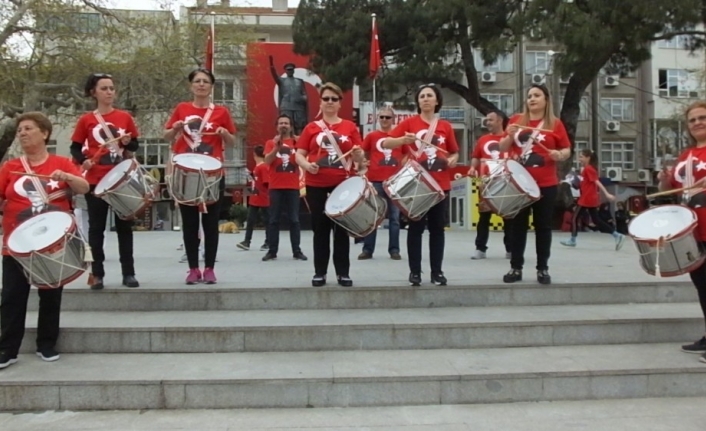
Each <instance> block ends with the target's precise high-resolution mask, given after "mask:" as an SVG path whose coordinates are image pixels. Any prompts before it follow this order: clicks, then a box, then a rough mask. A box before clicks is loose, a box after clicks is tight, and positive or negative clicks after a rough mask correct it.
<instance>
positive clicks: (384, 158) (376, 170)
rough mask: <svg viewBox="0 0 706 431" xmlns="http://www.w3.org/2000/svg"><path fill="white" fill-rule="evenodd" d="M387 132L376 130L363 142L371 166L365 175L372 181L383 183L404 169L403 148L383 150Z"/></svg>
mask: <svg viewBox="0 0 706 431" xmlns="http://www.w3.org/2000/svg"><path fill="white" fill-rule="evenodd" d="M388 137H389V135H388V134H387V132H383V131H382V130H374V131H372V132H370V133H368V134H367V135H366V136H365V139H364V140H363V145H362V148H363V151H365V152H366V153H368V155H369V159H370V165H369V166H368V172H367V173H366V174H365V175H366V176H367V177H368V179H369V180H370V181H374V182H383V181H385V180H387V179H388V178H390V177H391V176H393V175H394V174H395V173H397V171H398V170H399V169H400V168H401V167H402V159H403V158H404V154H403V152H402V148H401V147H397V148H394V149H389V148H383V147H382V142H383V141H384V140H385V139H386V138H388Z"/></svg>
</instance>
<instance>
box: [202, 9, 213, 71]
mask: <svg viewBox="0 0 706 431" xmlns="http://www.w3.org/2000/svg"><path fill="white" fill-rule="evenodd" d="M215 36H216V35H215V32H214V29H213V21H212V22H211V28H210V29H209V30H208V36H207V37H206V59H205V61H204V65H203V67H204V69H208V70H210V71H211V72H213V66H214V64H213V52H214V51H215V50H214V49H213V48H214V43H215V40H214V39H215Z"/></svg>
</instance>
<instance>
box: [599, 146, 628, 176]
mask: <svg viewBox="0 0 706 431" xmlns="http://www.w3.org/2000/svg"><path fill="white" fill-rule="evenodd" d="M607 168H623V170H624V171H634V170H635V143H634V142H605V141H603V143H601V169H607Z"/></svg>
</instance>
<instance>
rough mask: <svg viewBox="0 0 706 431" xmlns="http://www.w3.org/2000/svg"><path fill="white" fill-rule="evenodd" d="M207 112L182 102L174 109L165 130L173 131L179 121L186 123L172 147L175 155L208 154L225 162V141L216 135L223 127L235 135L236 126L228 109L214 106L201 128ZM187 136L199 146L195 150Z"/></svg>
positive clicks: (206, 109)
mask: <svg viewBox="0 0 706 431" xmlns="http://www.w3.org/2000/svg"><path fill="white" fill-rule="evenodd" d="M207 111H208V108H197V107H196V106H194V104H193V103H191V102H182V103H180V104H178V105H177V107H176V108H175V109H174V112H173V113H172V116H171V117H170V118H169V121H167V124H166V125H165V128H166V129H171V128H172V126H173V125H174V123H176V122H177V121H183V122H184V129H183V130H182V131H181V133H179V134H178V135H177V140H176V142H174V144H173V145H172V152H173V153H174V154H175V155H176V154H183V153H192V152H193V153H199V154H206V155H208V156H211V157H215V158H216V159H218V160H220V161H221V162H223V152H224V148H223V139H221V137H220V136H218V135H216V134H215V133H216V130H218V128H219V127H223V128H224V129H226V130H227V131H228V132H229V133H230V134H231V135H233V134H235V124H233V118H232V117H231V115H230V111H229V110H228V108H226V107H225V106H221V105H214V107H213V112H211V116H210V117H209V118H208V121H207V122H206V123H205V124H203V127H201V124H202V123H203V119H204V117H205V116H206V112H207ZM199 131H200V133H199ZM187 136H188V139H189V140H190V141H191V142H192V143H194V144H198V146H197V147H196V148H194V149H193V150H192V149H191V147H190V146H189V144H188V143H187V141H186V137H187Z"/></svg>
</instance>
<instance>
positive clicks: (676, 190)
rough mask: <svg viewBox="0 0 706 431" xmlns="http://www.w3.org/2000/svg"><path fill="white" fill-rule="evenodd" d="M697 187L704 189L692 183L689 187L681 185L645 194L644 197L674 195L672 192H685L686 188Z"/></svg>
mask: <svg viewBox="0 0 706 431" xmlns="http://www.w3.org/2000/svg"><path fill="white" fill-rule="evenodd" d="M697 188H701V190H706V189H704V188H702V187H701V186H698V185H692V186H689V187H682V188H680V189H672V190H664V191H662V192H657V193H652V194H650V195H647V196H645V197H646V198H647V199H652V198H656V197H660V196H668V195H674V194H677V193H682V192H685V191H687V190H693V189H697Z"/></svg>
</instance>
